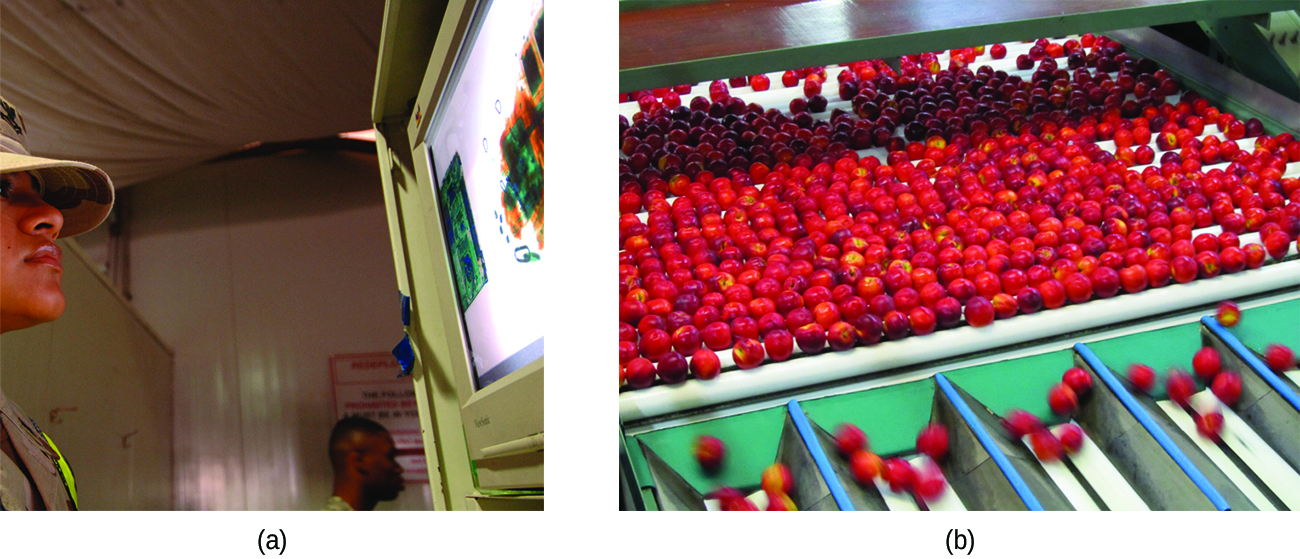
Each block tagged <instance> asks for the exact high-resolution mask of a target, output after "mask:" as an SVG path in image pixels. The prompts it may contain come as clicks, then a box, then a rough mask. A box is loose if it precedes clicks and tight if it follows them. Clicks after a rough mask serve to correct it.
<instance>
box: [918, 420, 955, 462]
mask: <svg viewBox="0 0 1300 559" xmlns="http://www.w3.org/2000/svg"><path fill="white" fill-rule="evenodd" d="M916 450H917V451H918V452H920V453H921V454H924V455H926V456H929V457H930V459H932V460H934V461H935V462H938V461H940V460H942V459H943V457H944V456H945V455H947V454H948V429H947V428H945V427H944V426H943V425H940V424H938V423H931V424H929V425H926V426H925V428H923V429H921V434H919V435H917V436H916Z"/></svg>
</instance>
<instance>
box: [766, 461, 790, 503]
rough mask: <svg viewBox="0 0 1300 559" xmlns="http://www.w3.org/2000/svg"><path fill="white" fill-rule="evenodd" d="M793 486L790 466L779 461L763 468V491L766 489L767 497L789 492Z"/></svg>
mask: <svg viewBox="0 0 1300 559" xmlns="http://www.w3.org/2000/svg"><path fill="white" fill-rule="evenodd" d="M793 487H794V479H793V477H792V476H791V475H790V468H788V467H786V465H785V464H782V463H780V462H778V463H776V464H772V465H771V466H768V467H767V469H765V470H763V491H766V492H767V494H768V496H769V498H770V497H771V496H772V495H784V494H787V493H789V492H790V489H792V488H793Z"/></svg>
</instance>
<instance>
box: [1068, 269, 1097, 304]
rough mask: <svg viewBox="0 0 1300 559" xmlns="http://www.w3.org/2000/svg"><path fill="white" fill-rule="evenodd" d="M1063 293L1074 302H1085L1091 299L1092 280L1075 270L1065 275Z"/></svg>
mask: <svg viewBox="0 0 1300 559" xmlns="http://www.w3.org/2000/svg"><path fill="white" fill-rule="evenodd" d="M1065 295H1066V296H1067V297H1069V298H1070V302H1071V303H1074V304H1079V303H1086V302H1088V300H1089V299H1092V280H1091V279H1088V276H1087V275H1085V274H1083V273H1082V272H1075V273H1073V274H1070V275H1068V276H1066V277H1065Z"/></svg>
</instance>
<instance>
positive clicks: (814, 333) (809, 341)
mask: <svg viewBox="0 0 1300 559" xmlns="http://www.w3.org/2000/svg"><path fill="white" fill-rule="evenodd" d="M794 341H795V343H798V344H799V349H801V350H803V352H804V353H807V354H809V355H816V354H818V353H821V352H822V350H823V349H825V348H826V329H825V328H822V326H821V325H820V324H817V323H816V322H814V323H811V324H805V325H803V326H800V327H799V329H797V330H795V331H794Z"/></svg>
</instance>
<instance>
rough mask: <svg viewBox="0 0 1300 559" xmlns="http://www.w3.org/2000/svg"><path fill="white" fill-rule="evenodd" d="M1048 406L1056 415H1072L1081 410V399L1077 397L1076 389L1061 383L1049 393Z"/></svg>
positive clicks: (1055, 385) (1054, 386)
mask: <svg viewBox="0 0 1300 559" xmlns="http://www.w3.org/2000/svg"><path fill="white" fill-rule="evenodd" d="M1047 405H1048V407H1050V408H1052V413H1054V414H1056V415H1070V414H1072V413H1074V411H1075V410H1077V409H1079V398H1078V396H1075V394H1074V389H1072V388H1070V386H1069V385H1067V384H1065V383H1063V382H1059V383H1056V384H1054V385H1052V388H1051V389H1049V390H1048V391H1047Z"/></svg>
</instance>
